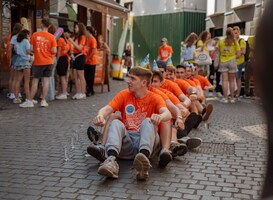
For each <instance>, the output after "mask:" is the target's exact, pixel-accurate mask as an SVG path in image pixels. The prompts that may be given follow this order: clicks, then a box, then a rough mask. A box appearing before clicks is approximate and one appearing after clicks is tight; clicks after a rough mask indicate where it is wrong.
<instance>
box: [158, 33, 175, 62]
mask: <svg viewBox="0 0 273 200" xmlns="http://www.w3.org/2000/svg"><path fill="white" fill-rule="evenodd" d="M161 44H162V45H161V46H160V47H159V48H158V57H157V60H161V61H164V62H165V63H167V61H168V59H169V58H172V54H173V48H172V47H171V46H169V45H168V39H167V38H165V37H164V38H162V39H161Z"/></svg>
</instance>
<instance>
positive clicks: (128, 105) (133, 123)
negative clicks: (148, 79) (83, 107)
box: [108, 89, 167, 131]
mask: <svg viewBox="0 0 273 200" xmlns="http://www.w3.org/2000/svg"><path fill="white" fill-rule="evenodd" d="M108 105H109V106H111V107H112V108H113V110H114V111H120V112H121V117H122V120H121V121H122V122H123V123H124V125H125V127H126V129H127V130H135V131H139V129H140V125H141V123H142V121H143V120H145V119H146V118H149V117H151V116H152V114H154V113H155V114H159V110H160V109H161V108H163V107H165V108H166V107H167V106H166V103H165V102H164V100H163V98H162V97H160V96H159V95H157V94H155V93H152V92H150V91H148V93H147V95H146V96H145V97H143V98H141V99H139V98H137V97H136V96H135V94H134V93H132V92H130V91H129V90H128V89H125V90H122V91H120V92H119V93H118V94H117V95H116V96H115V97H114V98H113V99H112V101H110V102H109V104H108Z"/></svg>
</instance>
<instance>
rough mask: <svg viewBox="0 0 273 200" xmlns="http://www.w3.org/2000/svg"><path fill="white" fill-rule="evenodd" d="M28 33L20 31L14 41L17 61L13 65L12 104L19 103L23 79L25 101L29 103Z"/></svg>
mask: <svg viewBox="0 0 273 200" xmlns="http://www.w3.org/2000/svg"><path fill="white" fill-rule="evenodd" d="M29 37H30V32H29V31H28V30H26V29H25V30H22V31H21V32H20V33H19V34H18V37H17V39H16V43H15V44H14V49H15V52H16V55H17V59H16V61H15V63H14V69H15V70H16V85H15V99H13V103H21V99H20V98H19V93H20V85H21V82H22V80H23V78H24V89H25V94H26V101H30V99H31V98H30V89H29V82H30V69H31V62H30V61H31V57H30V55H32V52H31V50H30V43H29Z"/></svg>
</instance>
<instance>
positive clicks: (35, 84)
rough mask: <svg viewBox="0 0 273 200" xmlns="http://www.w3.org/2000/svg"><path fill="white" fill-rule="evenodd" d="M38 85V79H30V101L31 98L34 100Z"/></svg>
mask: <svg viewBox="0 0 273 200" xmlns="http://www.w3.org/2000/svg"><path fill="white" fill-rule="evenodd" d="M38 83H39V79H38V78H32V82H31V91H30V100H33V98H34V96H35V94H36V92H37V88H38Z"/></svg>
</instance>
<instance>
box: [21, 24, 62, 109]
mask: <svg viewBox="0 0 273 200" xmlns="http://www.w3.org/2000/svg"><path fill="white" fill-rule="evenodd" d="M50 25H51V23H50V21H49V19H42V22H41V29H42V31H41V32H35V33H33V35H32V36H31V39H30V44H31V49H32V50H33V53H34V62H33V66H32V77H33V79H32V85H31V93H30V96H31V99H30V100H28V101H25V102H24V103H22V104H20V107H23V108H26V107H34V103H33V97H34V96H35V94H36V92H37V88H38V82H39V79H40V78H42V80H43V92H42V101H41V107H47V106H48V104H47V102H46V100H45V98H46V96H47V94H48V86H49V77H50V76H51V73H52V65H53V63H54V61H53V57H54V55H55V54H56V53H57V42H56V39H55V36H54V35H52V34H50V33H49V32H48V27H49V26H50Z"/></svg>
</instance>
